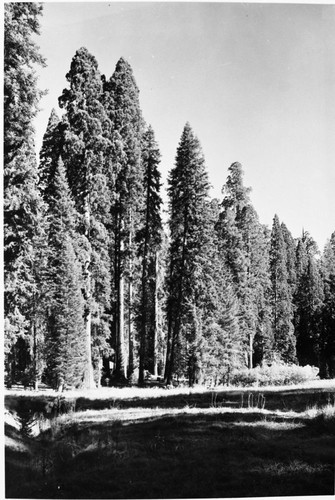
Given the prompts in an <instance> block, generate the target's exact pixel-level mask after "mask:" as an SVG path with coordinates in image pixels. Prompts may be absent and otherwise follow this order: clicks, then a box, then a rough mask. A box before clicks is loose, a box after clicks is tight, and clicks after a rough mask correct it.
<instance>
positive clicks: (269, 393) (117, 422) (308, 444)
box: [5, 381, 335, 499]
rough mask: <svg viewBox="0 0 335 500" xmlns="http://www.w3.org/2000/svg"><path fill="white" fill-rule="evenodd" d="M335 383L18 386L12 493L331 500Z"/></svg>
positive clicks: (13, 406)
mask: <svg viewBox="0 0 335 500" xmlns="http://www.w3.org/2000/svg"><path fill="white" fill-rule="evenodd" d="M334 402H335V381H331V382H326V383H319V384H318V385H314V386H310V387H305V388H302V387H285V388H261V389H256V388H249V389H236V388H234V389H226V388H225V389H223V388H221V389H217V390H204V389H199V388H198V389H179V390H178V389H172V390H164V389H154V388H152V389H104V390H102V391H91V392H90V393H75V392H73V393H68V394H67V393H65V394H62V395H57V394H56V393H54V392H52V391H45V392H42V393H41V392H40V393H35V392H33V391H21V392H20V391H18V392H15V391H8V392H7V393H6V395H5V406H6V425H5V430H6V456H5V458H6V497H11V498H13V497H15V498H27V497H28V498H77V499H79V498H197V497H221V498H225V497H249V496H281V495H285V496H294V495H302V496H306V495H333V494H334V458H335V404H334Z"/></svg>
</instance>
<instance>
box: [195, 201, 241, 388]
mask: <svg viewBox="0 0 335 500" xmlns="http://www.w3.org/2000/svg"><path fill="white" fill-rule="evenodd" d="M219 213H220V208H219V203H218V200H216V199H214V200H212V201H211V203H210V204H209V206H208V212H207V214H206V219H207V221H208V223H207V224H206V243H207V244H206V248H205V251H204V252H203V253H204V257H205V258H204V259H203V261H202V267H203V278H202V281H203V283H204V291H205V293H203V301H202V311H203V325H204V326H203V341H202V345H201V365H202V371H203V378H204V381H206V382H207V383H211V384H214V385H217V384H218V383H228V382H229V378H230V373H231V372H232V371H233V370H234V369H235V368H239V367H240V366H241V364H243V345H242V342H241V339H240V331H239V323H238V300H237V298H236V294H235V292H234V289H233V287H232V284H231V280H230V273H229V269H228V268H227V266H226V265H225V262H224V259H222V248H221V237H220V233H219V232H218V231H217V230H216V224H217V221H218V218H219Z"/></svg>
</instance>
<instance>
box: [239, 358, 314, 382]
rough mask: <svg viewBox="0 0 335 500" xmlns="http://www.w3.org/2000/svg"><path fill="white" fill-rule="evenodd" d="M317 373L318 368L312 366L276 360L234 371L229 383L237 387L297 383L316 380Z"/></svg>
mask: <svg viewBox="0 0 335 500" xmlns="http://www.w3.org/2000/svg"><path fill="white" fill-rule="evenodd" d="M317 374H318V368H316V367H314V366H309V365H307V366H297V365H286V364H284V363H280V362H277V363H274V364H272V365H271V366H263V367H261V366H257V367H256V368H252V369H245V370H239V371H234V372H233V373H232V376H231V380H230V383H231V385H234V386H239V387H248V386H252V387H255V386H256V387H258V386H267V385H298V384H303V383H305V382H309V381H311V380H316V379H317V378H318V377H317Z"/></svg>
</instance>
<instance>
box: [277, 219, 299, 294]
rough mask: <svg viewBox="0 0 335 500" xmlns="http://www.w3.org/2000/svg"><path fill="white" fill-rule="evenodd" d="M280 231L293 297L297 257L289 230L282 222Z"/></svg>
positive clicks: (295, 284)
mask: <svg viewBox="0 0 335 500" xmlns="http://www.w3.org/2000/svg"><path fill="white" fill-rule="evenodd" d="M281 231H282V234H283V238H284V242H285V249H286V267H287V277H288V283H289V285H290V289H291V295H292V297H293V295H294V293H295V289H296V286H297V272H296V267H297V257H296V243H295V241H294V238H293V236H292V234H291V233H290V231H289V230H288V229H287V227H286V225H285V224H284V222H282V223H281Z"/></svg>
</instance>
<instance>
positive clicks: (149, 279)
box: [137, 126, 163, 384]
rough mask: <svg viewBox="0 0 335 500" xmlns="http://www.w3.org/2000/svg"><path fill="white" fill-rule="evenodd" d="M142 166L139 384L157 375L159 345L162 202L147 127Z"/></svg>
mask: <svg viewBox="0 0 335 500" xmlns="http://www.w3.org/2000/svg"><path fill="white" fill-rule="evenodd" d="M142 144H143V145H142V163H143V167H144V175H143V185H144V193H145V197H146V200H145V206H144V210H145V214H144V217H143V220H144V225H143V227H142V228H141V229H140V230H139V231H138V233H137V240H138V241H139V242H140V246H139V255H140V257H141V259H142V282H141V288H140V292H141V300H140V306H139V336H140V357H139V383H140V384H143V382H144V370H149V371H150V372H151V373H154V374H156V375H157V343H158V310H157V307H158V252H159V249H160V246H161V242H162V230H163V228H162V220H161V214H160V209H161V205H162V199H161V197H160V194H159V191H160V187H161V182H160V178H161V175H160V172H159V170H158V165H159V161H160V152H159V149H158V145H157V143H156V141H155V136H154V131H153V129H152V128H151V127H150V126H149V128H148V129H147V131H146V132H145V133H144V135H143V141H142Z"/></svg>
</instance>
